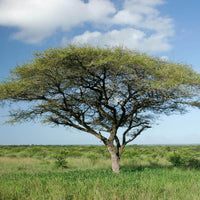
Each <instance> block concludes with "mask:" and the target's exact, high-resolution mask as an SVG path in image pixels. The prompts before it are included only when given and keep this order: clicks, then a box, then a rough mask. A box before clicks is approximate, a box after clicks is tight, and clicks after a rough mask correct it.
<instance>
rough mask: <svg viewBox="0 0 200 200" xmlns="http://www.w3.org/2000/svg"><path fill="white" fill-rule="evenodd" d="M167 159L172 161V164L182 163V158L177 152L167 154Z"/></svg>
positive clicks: (176, 165) (178, 164)
mask: <svg viewBox="0 0 200 200" xmlns="http://www.w3.org/2000/svg"><path fill="white" fill-rule="evenodd" d="M169 161H170V162H171V163H172V165H173V166H175V167H178V166H181V165H182V164H183V159H182V158H181V156H180V155H179V154H177V153H174V154H173V155H170V156H169Z"/></svg>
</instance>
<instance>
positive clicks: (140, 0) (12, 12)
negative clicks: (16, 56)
mask: <svg viewBox="0 0 200 200" xmlns="http://www.w3.org/2000/svg"><path fill="white" fill-rule="evenodd" d="M163 3H164V1H163V0H124V1H123V6H122V9H120V10H117V9H116V8H115V2H114V1H113V2H111V0H89V1H88V3H84V1H83V0H0V26H10V27H16V28H17V30H18V32H15V33H13V35H12V37H13V38H14V39H19V40H22V41H25V42H28V43H38V42H40V41H42V40H43V39H45V38H46V37H49V36H51V35H53V34H55V33H56V31H57V30H62V31H63V32H66V37H64V38H63V40H62V41H63V42H64V41H66V38H67V32H69V31H72V30H73V28H75V27H80V26H81V27H82V30H84V29H85V32H84V33H83V34H82V35H74V38H73V39H72V40H73V41H74V42H79V43H80V42H82V43H90V44H98V45H101V46H103V45H123V46H127V47H129V48H134V49H139V50H144V51H152V52H159V51H168V50H170V49H171V45H170V43H169V38H170V37H172V36H173V32H174V27H173V21H172V19H171V18H169V17H165V16H162V15H161V13H160V12H159V10H158V9H157V6H159V5H162V4H163ZM85 23H87V24H88V23H89V24H90V27H92V30H93V32H92V31H91V29H90V30H89V29H87V26H84V25H85ZM116 26H117V29H116ZM102 31H103V32H102Z"/></svg>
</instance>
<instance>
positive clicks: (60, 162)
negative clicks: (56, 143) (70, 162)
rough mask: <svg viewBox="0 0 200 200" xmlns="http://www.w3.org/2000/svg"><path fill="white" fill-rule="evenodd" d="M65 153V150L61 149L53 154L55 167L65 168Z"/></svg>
mask: <svg viewBox="0 0 200 200" xmlns="http://www.w3.org/2000/svg"><path fill="white" fill-rule="evenodd" d="M67 153H68V152H66V151H61V152H60V153H59V154H58V155H57V156H55V158H56V161H55V165H56V167H57V168H62V169H64V168H67V167H68V166H67V161H66V157H67Z"/></svg>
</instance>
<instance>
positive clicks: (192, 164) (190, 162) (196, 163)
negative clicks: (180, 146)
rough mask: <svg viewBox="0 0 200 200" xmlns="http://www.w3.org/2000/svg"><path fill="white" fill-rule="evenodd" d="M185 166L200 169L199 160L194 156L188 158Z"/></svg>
mask: <svg viewBox="0 0 200 200" xmlns="http://www.w3.org/2000/svg"><path fill="white" fill-rule="evenodd" d="M187 167H190V168H195V169H200V160H198V159H196V158H190V159H189V160H188V161H187Z"/></svg>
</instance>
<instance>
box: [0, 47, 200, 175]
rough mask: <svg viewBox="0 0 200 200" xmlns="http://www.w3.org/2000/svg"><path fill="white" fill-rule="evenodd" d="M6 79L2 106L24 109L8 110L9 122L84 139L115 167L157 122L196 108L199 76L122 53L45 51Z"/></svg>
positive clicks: (0, 95)
mask: <svg viewBox="0 0 200 200" xmlns="http://www.w3.org/2000/svg"><path fill="white" fill-rule="evenodd" d="M11 74H12V75H11V76H10V77H9V78H8V79H7V80H5V81H3V82H1V83H0V102H2V104H3V103H4V102H11V103H13V102H28V105H29V107H28V108H27V107H26V108H25V109H23V107H21V109H18V110H16V111H12V112H11V113H10V122H19V121H22V122H23V121H24V120H33V119H35V118H37V119H39V120H42V122H44V123H50V124H54V125H63V126H70V127H74V128H76V129H78V130H81V131H84V132H87V133H90V134H92V135H94V136H96V137H97V138H99V139H100V140H101V141H102V142H103V143H104V144H105V145H106V147H107V148H108V150H109V152H110V153H111V158H112V161H113V160H117V161H116V162H119V159H120V156H121V154H122V152H123V149H124V147H125V145H126V144H128V143H129V142H131V141H133V140H134V139H135V138H136V137H137V136H138V135H139V134H140V133H141V132H142V131H144V130H145V129H147V128H150V127H151V126H152V124H153V123H154V121H155V118H157V117H158V116H159V115H161V114H167V115H169V114H172V113H174V112H183V111H186V109H187V106H188V105H189V106H197V107H198V106H199V104H200V98H199V97H200V95H199V94H200V93H199V89H200V75H199V74H198V73H196V72H195V71H194V70H193V69H192V68H191V67H190V66H188V65H184V64H179V63H174V62H170V61H165V60H162V59H160V58H159V57H153V56H149V55H147V54H144V53H139V52H137V51H131V50H128V49H124V48H121V47H116V48H98V47H91V46H88V45H85V46H74V45H68V46H67V47H63V48H61V47H60V48H54V49H49V50H46V51H44V52H37V53H35V54H34V58H33V59H32V60H31V61H29V62H28V63H24V64H22V65H21V66H17V67H16V68H15V69H13V70H12V71H11ZM120 128H123V132H121V131H119V130H120ZM119 132H120V133H121V136H120V135H119ZM114 144H116V148H114ZM113 163H114V161H113ZM113 165H114V164H113ZM115 166H116V165H115ZM115 166H113V170H114V171H116V172H117V171H119V169H118V168H117V169H114V168H115Z"/></svg>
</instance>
